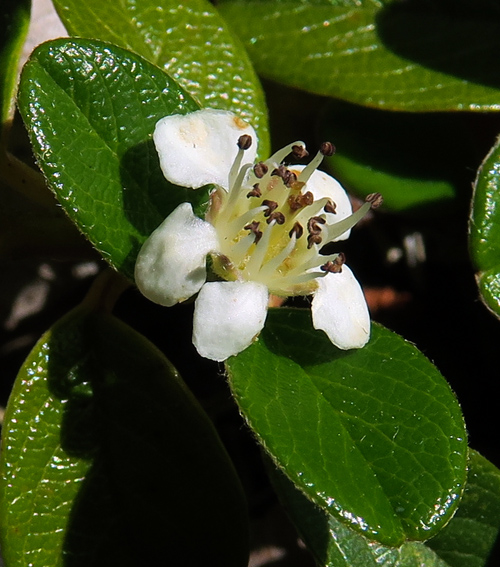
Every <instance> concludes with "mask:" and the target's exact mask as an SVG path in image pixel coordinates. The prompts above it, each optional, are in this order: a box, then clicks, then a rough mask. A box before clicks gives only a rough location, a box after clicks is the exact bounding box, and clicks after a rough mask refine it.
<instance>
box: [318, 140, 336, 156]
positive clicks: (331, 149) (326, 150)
mask: <svg viewBox="0 0 500 567" xmlns="http://www.w3.org/2000/svg"><path fill="white" fill-rule="evenodd" d="M319 151H320V152H321V153H322V154H323V155H324V156H327V157H330V156H333V154H334V153H335V146H334V145H333V144H332V143H331V142H323V143H322V144H321V146H320V148H319Z"/></svg>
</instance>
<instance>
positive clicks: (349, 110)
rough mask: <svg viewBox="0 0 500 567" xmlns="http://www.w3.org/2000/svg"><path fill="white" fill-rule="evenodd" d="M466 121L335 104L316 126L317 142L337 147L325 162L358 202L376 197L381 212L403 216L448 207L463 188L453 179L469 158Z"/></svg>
mask: <svg viewBox="0 0 500 567" xmlns="http://www.w3.org/2000/svg"><path fill="white" fill-rule="evenodd" d="M466 118H468V117H465V116H460V117H457V116H456V115H453V114H436V113H433V114H416V113H402V112H386V111H381V110H374V109H368V108H363V107H360V106H355V105H350V104H346V103H343V102H337V103H333V104H331V105H329V106H328V108H327V111H326V112H325V114H324V115H323V116H322V118H321V122H320V125H321V134H322V139H328V140H332V141H333V142H334V144H335V145H336V146H337V152H336V154H335V155H334V156H333V157H332V158H328V162H329V164H330V166H331V169H332V170H333V172H334V174H335V177H337V178H338V179H339V180H340V181H341V182H342V183H343V184H344V185H345V186H346V187H347V188H349V190H352V191H353V192H354V193H356V194H357V195H358V196H360V197H361V198H365V197H366V196H367V195H369V194H370V193H375V192H381V193H382V194H383V197H384V208H385V209H388V210H392V211H406V210H412V209H415V208H422V207H426V206H427V205H433V204H438V203H449V202H450V201H451V200H453V199H454V198H455V197H456V194H457V191H458V189H459V188H464V187H461V186H460V181H459V179H460V178H461V176H462V177H463V171H464V164H466V163H467V160H471V153H472V150H471V146H472V141H471V137H470V136H469V137H468V136H467V134H468V129H467V127H466V126H467V124H466V123H465V122H466V120H465V119H466ZM437 156H438V157H437ZM463 185H465V189H466V190H467V189H469V188H470V184H467V181H465V183H464V182H463V181H462V186H463Z"/></svg>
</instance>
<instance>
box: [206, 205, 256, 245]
mask: <svg viewBox="0 0 500 567" xmlns="http://www.w3.org/2000/svg"><path fill="white" fill-rule="evenodd" d="M265 210H266V208H265V207H262V206H260V207H255V208H253V209H250V210H249V211H247V212H246V213H243V214H242V215H240V216H239V217H236V218H235V219H233V220H231V221H230V222H229V223H227V224H226V222H227V221H226V222H224V221H223V223H222V225H221V230H223V231H224V233H225V234H227V235H229V239H230V240H232V239H233V237H234V236H235V235H237V234H238V232H240V230H241V229H242V228H245V227H246V226H247V225H248V224H249V223H251V222H252V221H253V220H254V219H255V217H256V216H257V215H258V214H259V213H261V212H263V211H265ZM217 220H219V219H217Z"/></svg>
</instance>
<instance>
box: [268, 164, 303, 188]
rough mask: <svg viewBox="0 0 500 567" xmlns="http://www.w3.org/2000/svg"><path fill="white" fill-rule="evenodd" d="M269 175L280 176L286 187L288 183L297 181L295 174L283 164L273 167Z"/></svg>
mask: <svg viewBox="0 0 500 567" xmlns="http://www.w3.org/2000/svg"><path fill="white" fill-rule="evenodd" d="M271 175H277V176H278V177H281V179H283V183H284V184H285V185H287V186H288V187H290V183H293V182H294V181H297V176H296V175H295V173H292V172H291V171H290V170H289V169H287V168H286V167H285V166H284V165H283V164H281V165H280V166H278V167H277V168H276V169H274V170H273V172H272V173H271Z"/></svg>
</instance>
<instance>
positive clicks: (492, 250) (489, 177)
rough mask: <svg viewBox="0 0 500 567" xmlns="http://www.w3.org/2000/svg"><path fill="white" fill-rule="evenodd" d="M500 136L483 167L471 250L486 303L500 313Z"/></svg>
mask: <svg viewBox="0 0 500 567" xmlns="http://www.w3.org/2000/svg"><path fill="white" fill-rule="evenodd" d="M499 186H500V138H498V139H497V141H496V143H495V144H494V146H493V147H492V148H491V150H490V152H489V154H488V155H487V156H486V158H485V159H484V161H483V163H482V165H481V167H480V168H479V171H478V174H477V178H476V181H475V184H474V196H473V199H472V212H471V220H470V227H469V238H470V250H471V254H472V258H473V261H474V263H475V265H476V267H477V269H478V273H477V275H476V277H477V281H478V285H479V291H480V292H481V297H482V299H483V301H484V303H485V304H486V306H487V307H488V308H489V309H490V310H491V311H492V312H493V313H495V314H496V315H497V316H500V192H499Z"/></svg>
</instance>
